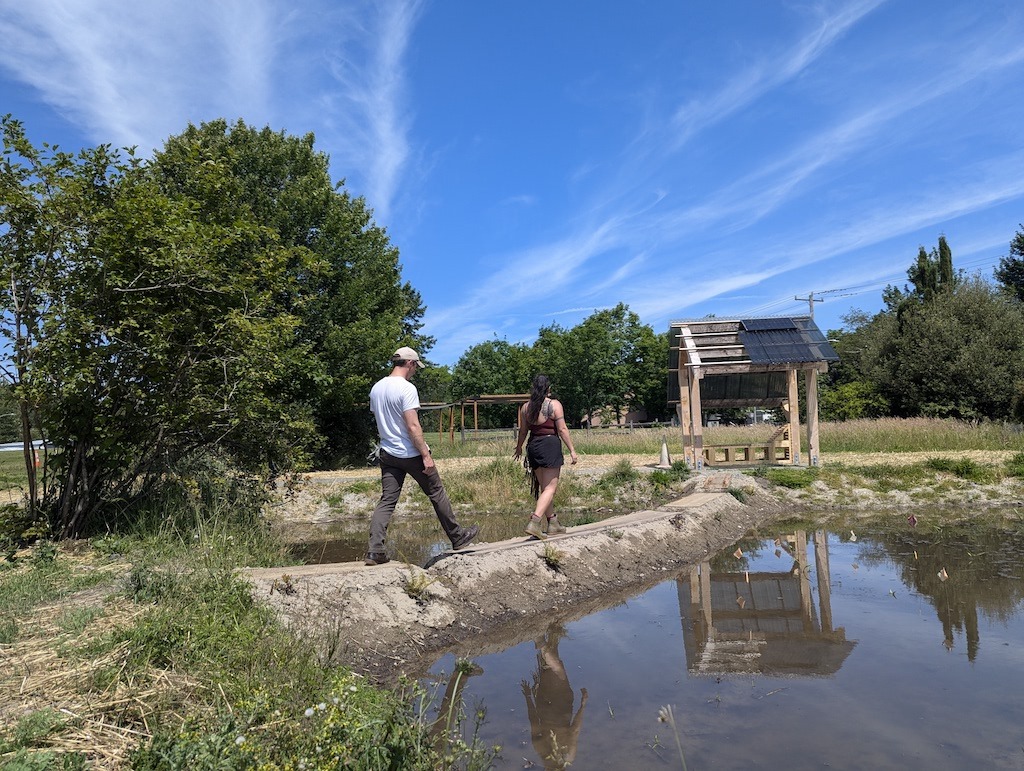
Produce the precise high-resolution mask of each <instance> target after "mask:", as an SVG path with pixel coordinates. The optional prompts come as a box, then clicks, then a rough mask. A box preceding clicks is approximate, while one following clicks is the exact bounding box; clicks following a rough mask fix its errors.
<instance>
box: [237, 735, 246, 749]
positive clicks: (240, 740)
mask: <svg viewBox="0 0 1024 771" xmlns="http://www.w3.org/2000/svg"><path fill="white" fill-rule="evenodd" d="M235 744H237V745H238V746H239V747H241V746H242V745H243V744H245V737H244V736H242V735H238V736H236V737H235Z"/></svg>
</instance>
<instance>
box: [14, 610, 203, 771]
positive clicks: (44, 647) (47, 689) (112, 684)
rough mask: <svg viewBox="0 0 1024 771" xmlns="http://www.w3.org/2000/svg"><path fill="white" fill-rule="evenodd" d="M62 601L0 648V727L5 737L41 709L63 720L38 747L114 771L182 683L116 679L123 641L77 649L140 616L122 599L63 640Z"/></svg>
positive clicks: (164, 677) (153, 677) (161, 677)
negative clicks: (77, 755) (155, 707)
mask: <svg viewBox="0 0 1024 771" xmlns="http://www.w3.org/2000/svg"><path fill="white" fill-rule="evenodd" d="M66 610H67V603H66V602H65V603H60V604H52V605H45V606H40V607H37V608H35V609H34V612H33V614H32V625H31V628H30V629H28V630H27V631H26V633H24V634H22V635H21V637H20V638H19V639H18V640H17V641H16V642H15V643H13V644H10V645H3V646H0V662H2V665H0V673H2V674H0V725H3V726H4V728H3V729H0V731H2V732H3V734H5V735H7V737H8V738H10V736H11V735H12V734H13V731H14V730H15V727H16V726H17V724H18V721H19V720H20V719H22V718H23V717H25V716H27V715H30V714H31V713H34V712H39V711H41V710H52V711H53V713H55V714H56V715H58V716H60V717H61V718H62V719H63V724H62V726H61V728H60V730H59V731H55V732H54V733H53V734H52V735H51V736H48V737H46V738H45V739H44V740H43V741H42V744H43V747H44V748H46V749H49V750H52V751H54V752H57V753H73V752H78V753H81V754H82V755H83V756H84V757H86V758H87V759H88V760H89V761H91V762H92V763H94V764H96V766H97V767H99V768H112V769H116V768H120V767H122V766H123V764H124V762H125V760H126V758H127V756H128V753H129V752H130V751H131V750H132V749H133V748H135V747H136V746H138V744H139V743H140V741H142V740H144V739H148V738H149V736H150V732H149V726H148V718H149V717H150V716H151V715H153V705H154V704H158V703H160V702H161V701H162V699H161V698H160V696H161V694H165V693H166V692H167V691H168V688H174V689H175V690H178V689H180V688H182V687H183V686H186V687H187V684H186V683H183V682H180V681H181V680H182V678H180V677H174V678H173V679H174V682H172V677H171V676H170V675H168V674H167V673H161V672H154V673H151V674H150V675H148V676H147V677H146V678H145V679H144V680H141V679H138V678H125V677H122V676H121V675H122V674H123V672H124V669H125V666H126V664H127V661H128V657H129V655H130V651H129V643H127V642H125V643H122V644H120V645H117V646H115V647H112V648H109V649H106V650H104V651H103V652H102V653H99V654H97V655H94V656H88V655H84V656H83V655H81V654H80V652H81V651H87V650H90V649H91V648H97V647H102V646H97V645H95V643H97V642H98V641H100V640H102V638H103V637H105V636H106V635H107V634H108V633H110V632H111V631H113V630H114V629H117V628H119V627H125V626H130V625H132V624H133V623H134V622H135V620H136V619H137V618H138V616H139V615H141V614H142V613H144V612H146V609H144V608H143V609H140V608H139V607H138V606H135V605H133V604H131V603H129V602H127V601H123V602H122V603H119V604H108V605H106V606H104V608H103V614H102V616H100V617H98V618H95V619H94V620H93V621H92V622H91V623H90V624H89V625H88V627H87V629H86V630H84V631H82V632H81V633H78V634H68V632H67V631H66V630H65V629H64V628H62V626H61V618H62V617H63V614H64V613H65V612H66Z"/></svg>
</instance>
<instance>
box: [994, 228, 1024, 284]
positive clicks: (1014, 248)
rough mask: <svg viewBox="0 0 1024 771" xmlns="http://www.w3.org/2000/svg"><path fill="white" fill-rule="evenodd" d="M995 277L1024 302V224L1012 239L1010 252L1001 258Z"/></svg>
mask: <svg viewBox="0 0 1024 771" xmlns="http://www.w3.org/2000/svg"><path fill="white" fill-rule="evenodd" d="M995 277H996V281H998V282H999V283H1000V284H1001V285H1002V286H1003V287H1004V288H1005V289H1006V290H1007V291H1008V292H1010V293H1011V294H1012V295H1013V296H1014V297H1016V298H1017V299H1018V300H1019V301H1021V302H1024V225H1021V229H1020V230H1018V231H1017V233H1016V234H1015V235H1014V237H1013V240H1012V241H1010V253H1009V254H1008V255H1006V256H1004V257H1001V258H1000V259H999V267H997V268H996V271H995Z"/></svg>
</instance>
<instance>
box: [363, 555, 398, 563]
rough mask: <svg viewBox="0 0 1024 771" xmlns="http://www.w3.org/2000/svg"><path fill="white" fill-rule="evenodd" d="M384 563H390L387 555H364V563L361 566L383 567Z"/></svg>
mask: <svg viewBox="0 0 1024 771" xmlns="http://www.w3.org/2000/svg"><path fill="white" fill-rule="evenodd" d="M385 562H391V560H390V559H388V555H387V554H367V555H366V562H364V563H363V564H364V565H383V564H384V563H385Z"/></svg>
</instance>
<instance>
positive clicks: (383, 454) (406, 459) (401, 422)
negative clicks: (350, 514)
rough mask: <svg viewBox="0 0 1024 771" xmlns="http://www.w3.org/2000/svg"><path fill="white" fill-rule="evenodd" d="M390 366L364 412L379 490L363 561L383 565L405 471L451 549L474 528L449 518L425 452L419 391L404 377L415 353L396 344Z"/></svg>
mask: <svg viewBox="0 0 1024 771" xmlns="http://www.w3.org/2000/svg"><path fill="white" fill-rule="evenodd" d="M391 366H392V370H391V374H390V375H388V376H387V377H383V378H381V379H380V380H378V381H377V383H376V384H375V385H374V386H373V388H372V389H370V411H371V412H372V413H373V417H374V418H376V420H377V433H378V434H379V435H380V483H381V495H380V502H379V503H378V504H377V508H376V509H374V510H373V516H372V517H371V518H370V548H369V551H368V553H367V555H366V564H367V565H383V564H384V563H385V562H387V561H388V556H387V553H386V552H385V551H384V538H385V536H386V535H387V532H388V524H389V523H390V522H391V515H392V514H394V513H395V506H396V505H397V504H398V497H399V495H401V494H402V485H403V484H405V476H406V474H411V475H412V478H413V479H415V480H416V482H417V483H418V484H419V486H420V489H421V490H423V492H424V493H425V494H426V496H427V498H429V499H430V503H431V505H432V506H433V507H434V513H435V514H437V519H438V521H439V522H440V523H441V527H443V528H444V532H445V535H447V536H448V540H450V541H451V542H452V548H453V549H462V548H465V547H466V546H469V544H470V543H471V542H472V540H473V539H474V538H476V535H477V532H479V528H478V527H477V526H476V525H474V526H472V527H462V526H460V525H459V523H458V522H456V521H455V514H454V513H453V512H452V503H451V501H450V500H448V493H447V492H445V489H444V485H443V484H442V483H441V476H440V475H439V474H438V472H437V467H436V466H435V465H434V459H433V458H431V457H430V448H429V447H427V443H426V441H424V439H423V428H422V427H421V426H420V418H419V413H418V412H417V410H419V407H420V395H419V392H418V391H417V390H416V386H414V385H413V384H412V383H411V382H410V381H411V380H412V377H413V375H415V374H416V372H417V370H419V369H420V368H421V367H423V366H424V364H423V362H422V361H420V355H419V354H418V353H416V351H414V350H413V349H412V348H408V347H406V348H399V349H398V350H397V351H395V354H394V355H393V356H392V357H391Z"/></svg>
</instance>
